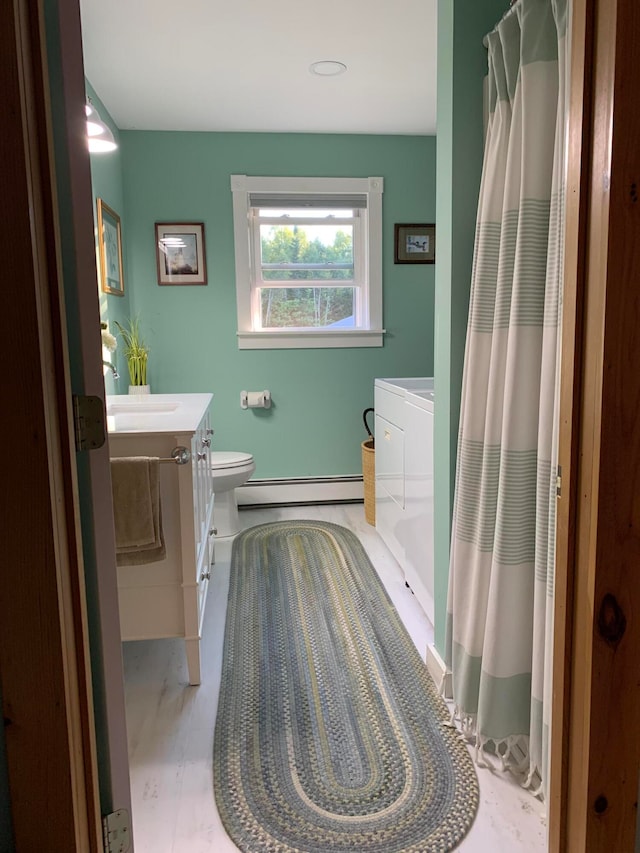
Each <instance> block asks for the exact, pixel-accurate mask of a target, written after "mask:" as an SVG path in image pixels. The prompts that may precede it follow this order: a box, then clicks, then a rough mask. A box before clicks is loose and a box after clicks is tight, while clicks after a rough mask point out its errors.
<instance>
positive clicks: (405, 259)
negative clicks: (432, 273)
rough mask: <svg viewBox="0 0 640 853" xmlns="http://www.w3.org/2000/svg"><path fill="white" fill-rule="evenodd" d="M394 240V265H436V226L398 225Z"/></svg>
mask: <svg viewBox="0 0 640 853" xmlns="http://www.w3.org/2000/svg"><path fill="white" fill-rule="evenodd" d="M394 238H395V239H394V252H393V262H394V264H434V263H435V261H436V226H435V225H415V224H409V223H396V225H395V234H394Z"/></svg>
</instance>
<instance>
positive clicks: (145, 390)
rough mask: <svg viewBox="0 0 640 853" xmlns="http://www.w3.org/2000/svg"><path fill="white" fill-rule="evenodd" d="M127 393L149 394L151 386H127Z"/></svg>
mask: <svg viewBox="0 0 640 853" xmlns="http://www.w3.org/2000/svg"><path fill="white" fill-rule="evenodd" d="M129 393H130V394H150V393H151V386H150V385H129Z"/></svg>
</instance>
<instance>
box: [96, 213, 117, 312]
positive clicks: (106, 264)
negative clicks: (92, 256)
mask: <svg viewBox="0 0 640 853" xmlns="http://www.w3.org/2000/svg"><path fill="white" fill-rule="evenodd" d="M97 205H98V249H99V255H100V284H101V286H102V290H103V291H104V292H105V293H114V294H115V295H116V296H124V275H123V273H122V234H121V230H120V217H119V216H118V214H117V213H116V212H115V210H112V209H111V208H110V207H109V205H108V204H105V203H104V201H102V199H101V198H99V199H98V201H97Z"/></svg>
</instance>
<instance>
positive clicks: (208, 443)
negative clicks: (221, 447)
mask: <svg viewBox="0 0 640 853" xmlns="http://www.w3.org/2000/svg"><path fill="white" fill-rule="evenodd" d="M202 446H203V447H211V439H210V438H203V439H202Z"/></svg>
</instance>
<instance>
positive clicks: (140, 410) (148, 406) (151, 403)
mask: <svg viewBox="0 0 640 853" xmlns="http://www.w3.org/2000/svg"><path fill="white" fill-rule="evenodd" d="M179 405H180V403H179V402H168V403H161V402H159V401H157V400H136V399H135V398H130V397H124V398H123V399H122V401H120V400H118V401H117V402H113V403H108V404H107V415H134V414H136V415H161V414H163V413H168V412H175V411H176V409H177V408H178V406H179Z"/></svg>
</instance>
